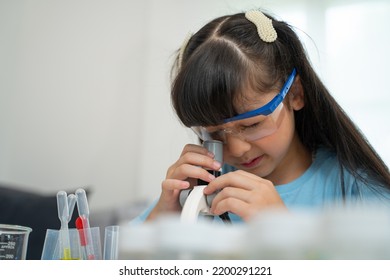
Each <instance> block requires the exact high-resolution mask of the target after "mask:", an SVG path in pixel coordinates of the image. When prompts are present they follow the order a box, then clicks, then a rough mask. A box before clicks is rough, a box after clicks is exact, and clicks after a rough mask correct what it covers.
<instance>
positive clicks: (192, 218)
mask: <svg viewBox="0 0 390 280" xmlns="http://www.w3.org/2000/svg"><path fill="white" fill-rule="evenodd" d="M203 147H205V148H206V149H207V150H208V151H210V152H212V153H213V154H214V155H215V157H214V159H215V160H217V161H218V162H220V163H222V162H223V144H222V142H221V141H217V140H206V141H204V142H203ZM208 171H209V172H210V173H211V174H213V175H214V176H215V177H218V176H220V175H221V170H218V171H215V170H208ZM206 186H207V182H205V181H202V180H198V185H197V186H195V187H194V188H191V189H187V190H183V191H181V192H180V204H181V206H182V207H183V209H182V212H181V216H180V219H181V221H182V222H186V223H196V222H197V221H198V218H199V215H205V216H211V215H212V214H211V213H210V207H211V203H212V201H213V199H214V197H215V196H216V193H214V194H211V195H207V196H206V195H204V194H203V189H204V188H205V187H206ZM221 218H222V219H223V220H224V221H226V220H227V219H228V216H227V213H225V214H223V215H221Z"/></svg>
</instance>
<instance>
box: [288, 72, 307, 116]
mask: <svg viewBox="0 0 390 280" xmlns="http://www.w3.org/2000/svg"><path fill="white" fill-rule="evenodd" d="M290 90H291V94H289V95H290V99H289V103H290V107H291V108H292V109H294V110H295V111H299V110H301V109H302V108H303V107H304V106H305V93H304V91H303V87H302V83H301V78H300V77H299V75H297V76H296V77H295V81H294V83H293V85H292V87H291V89H290Z"/></svg>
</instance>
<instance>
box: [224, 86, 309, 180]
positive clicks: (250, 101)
mask: <svg viewBox="0 0 390 280" xmlns="http://www.w3.org/2000/svg"><path fill="white" fill-rule="evenodd" d="M295 91H296V87H294V88H291V89H290V92H289V93H288V94H287V96H286V98H285V100H284V101H283V102H284V104H283V105H284V106H282V108H281V111H280V112H279V117H278V127H277V129H276V130H275V131H274V132H273V133H272V134H269V135H267V136H265V137H262V138H260V139H257V140H254V141H246V140H245V139H243V138H242V137H239V136H237V135H234V134H226V139H225V145H224V161H225V162H226V163H228V164H230V165H232V166H234V167H236V168H237V169H241V170H245V171H247V172H249V173H253V174H255V175H258V176H260V177H263V178H266V179H269V180H270V181H272V182H273V183H274V184H276V185H279V184H284V183H287V182H289V181H291V180H292V179H295V178H296V177H298V176H299V175H300V174H301V173H300V174H296V172H297V170H302V167H301V165H302V164H303V163H305V164H304V165H305V166H306V167H305V168H304V169H306V168H307V160H308V159H307V155H308V152H307V150H306V149H305V148H304V147H303V145H302V143H301V141H300V140H299V138H298V137H297V135H296V133H295V122H294V108H298V109H301V108H302V107H303V96H301V97H302V100H297V98H296V97H294V92H295ZM275 95H276V93H270V94H266V95H264V94H263V95H260V94H258V93H255V92H253V91H251V90H248V91H246V92H245V94H244V98H241V102H237V104H236V108H239V111H240V113H241V112H247V111H250V110H253V109H256V108H259V107H260V106H263V105H265V104H266V103H268V102H269V101H270V100H271V99H272V98H273V97H274V96H275ZM290 101H291V102H290ZM298 103H299V104H298ZM297 105H300V106H297ZM299 107H300V108H299ZM240 122H242V125H243V126H244V127H245V125H246V124H245V120H241V121H237V122H235V126H240V125H241V124H240ZM228 126H229V124H227V125H224V128H226V129H229V127H228ZM260 129H261V128H260ZM305 150H306V151H305Z"/></svg>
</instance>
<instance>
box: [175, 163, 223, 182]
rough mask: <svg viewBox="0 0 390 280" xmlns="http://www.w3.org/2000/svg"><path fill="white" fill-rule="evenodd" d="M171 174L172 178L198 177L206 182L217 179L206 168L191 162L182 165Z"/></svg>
mask: <svg viewBox="0 0 390 280" xmlns="http://www.w3.org/2000/svg"><path fill="white" fill-rule="evenodd" d="M170 176H171V178H177V179H181V180H186V179H187V178H196V179H201V180H203V181H206V182H211V181H212V180H214V179H215V176H214V175H212V174H210V173H209V172H208V171H207V170H206V169H204V168H202V167H199V166H194V165H191V164H182V165H180V166H179V167H177V168H176V169H175V170H174V171H173V173H172V174H171V175H170Z"/></svg>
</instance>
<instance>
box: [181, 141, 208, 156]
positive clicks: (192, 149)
mask: <svg viewBox="0 0 390 280" xmlns="http://www.w3.org/2000/svg"><path fill="white" fill-rule="evenodd" d="M187 153H197V154H202V155H205V156H206V155H207V156H209V157H211V158H214V154H213V153H211V152H209V151H208V150H207V149H206V148H204V147H203V146H200V145H195V144H187V145H185V146H184V148H183V151H182V152H181V155H180V157H182V156H183V155H185V154H187Z"/></svg>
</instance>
